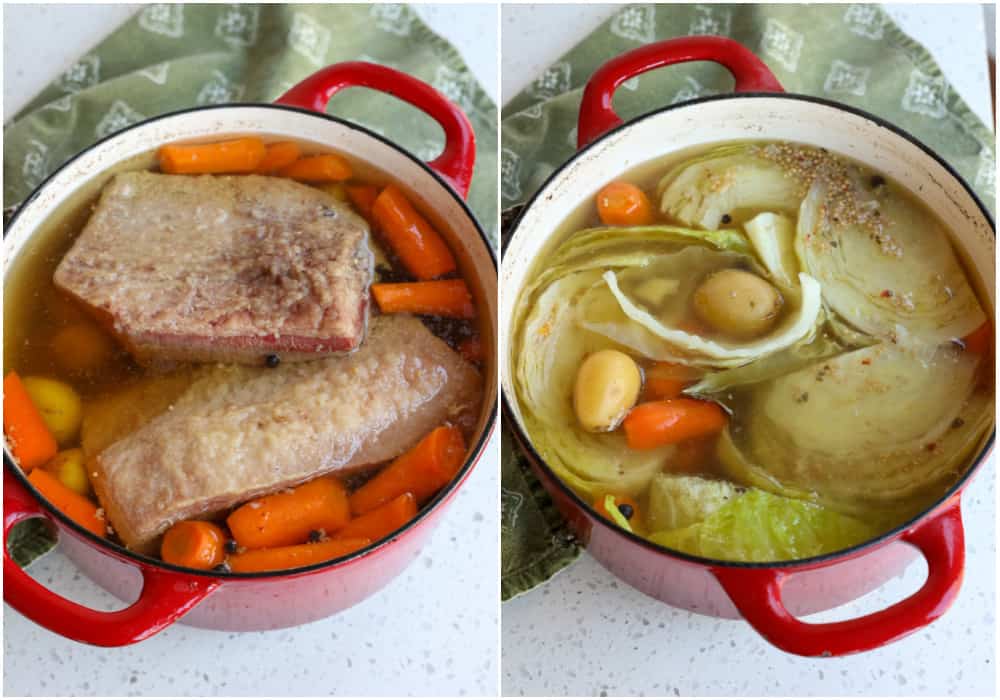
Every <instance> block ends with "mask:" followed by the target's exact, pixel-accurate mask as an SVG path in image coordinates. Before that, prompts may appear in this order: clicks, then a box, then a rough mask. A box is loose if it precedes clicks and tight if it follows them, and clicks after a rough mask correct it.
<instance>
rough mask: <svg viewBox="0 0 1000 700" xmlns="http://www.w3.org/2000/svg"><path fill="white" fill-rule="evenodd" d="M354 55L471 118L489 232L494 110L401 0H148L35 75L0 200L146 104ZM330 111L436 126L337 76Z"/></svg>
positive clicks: (214, 100) (420, 142)
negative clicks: (216, 1) (303, 1)
mask: <svg viewBox="0 0 1000 700" xmlns="http://www.w3.org/2000/svg"><path fill="white" fill-rule="evenodd" d="M348 60H364V61H370V62H373V63H381V64H384V65H388V66H391V67H393V68H396V69H398V70H401V71H403V72H405V73H408V74H410V75H412V76H415V77H417V78H420V79H421V80H424V81H425V82H428V83H430V84H432V85H434V87H436V88H437V89H438V90H440V91H441V92H442V93H444V94H445V95H447V96H448V97H449V98H450V99H451V100H452V101H453V102H455V103H456V104H458V105H459V106H460V107H461V108H462V109H463V110H464V111H465V113H466V114H467V115H468V117H469V119H470V120H471V122H472V125H473V128H474V130H475V132H476V168H475V174H474V176H473V178H472V186H471V188H470V190H469V200H468V201H469V204H470V206H471V208H472V210H473V212H474V213H475V215H476V217H477V218H478V219H479V222H480V224H481V225H482V226H483V229H484V230H485V231H486V232H487V234H488V235H489V237H490V239H491V240H492V241H493V242H494V244H495V242H496V222H497V197H496V188H497V154H496V133H497V131H496V130H497V110H496V106H495V105H494V104H493V102H492V101H491V100H490V98H489V96H487V94H486V93H485V92H484V91H483V89H482V88H481V87H480V85H479V83H478V82H477V81H476V79H475V77H474V76H473V75H472V73H471V72H470V71H469V69H468V68H467V67H466V65H465V63H464V62H463V61H462V59H461V57H460V56H459V54H458V52H457V51H456V50H455V49H454V48H453V47H452V46H451V45H450V44H449V43H448V42H446V41H445V40H444V39H442V38H441V37H439V36H437V35H436V34H434V33H433V32H432V31H431V30H430V29H428V27H427V26H426V25H425V24H424V23H423V22H422V21H421V20H420V18H419V17H418V16H417V15H416V14H415V13H414V12H413V10H411V9H410V8H409V7H407V6H406V5H370V6H369V5H264V4H261V5H183V4H182V5H166V4H164V5H149V6H147V7H145V8H143V9H142V10H141V11H140V12H139V13H138V14H136V15H135V16H134V17H133V18H132V19H130V20H129V21H128V22H126V23H125V24H123V25H122V26H121V27H120V28H119V29H118V30H116V31H115V32H114V33H113V34H111V35H110V36H109V37H108V38H107V39H105V40H104V41H103V42H101V43H100V44H99V45H98V46H97V47H95V48H94V49H93V50H92V51H91V52H90V53H88V54H87V55H86V56H84V57H82V58H81V59H80V60H79V61H77V63H75V64H74V65H73V66H72V67H71V68H69V70H67V71H66V72H65V73H64V74H63V75H62V76H61V77H59V78H58V79H57V80H56V81H55V82H53V83H52V84H51V85H49V86H48V87H46V88H45V89H44V90H43V91H42V92H41V94H39V95H38V96H37V97H36V98H35V99H34V100H32V101H31V103H30V104H28V105H27V106H26V107H25V108H24V109H23V110H21V112H20V113H18V114H17V115H16V116H15V117H14V118H13V119H12V120H11V122H10V123H9V124H8V125H6V126H5V128H4V144H3V147H4V159H3V160H4V191H3V198H4V208H5V210H7V209H8V208H12V207H15V206H16V205H17V204H18V203H20V202H21V201H23V200H24V198H25V197H27V196H28V195H29V194H30V193H31V191H32V190H33V189H34V188H35V187H36V186H37V185H38V184H39V183H40V182H42V180H44V179H45V178H46V177H47V176H48V175H49V174H50V173H52V172H53V171H54V170H55V169H56V168H58V167H59V165H60V164H61V163H63V162H64V161H65V160H66V159H68V158H70V157H72V156H73V155H74V154H76V153H78V152H79V151H80V150H81V149H83V148H86V147H87V146H89V145H90V144H92V143H94V142H95V141H97V140H98V139H101V138H103V137H105V136H107V135H109V134H111V133H114V132H115V131H117V130H119V129H121V128H123V127H125V126H128V125H129V124H133V123H135V122H137V121H140V120H142V119H146V118H148V117H151V116H154V115H157V114H163V113H165V112H170V111H173V110H177V109H183V108H187V107H192V106H195V105H208V104H219V103H227V102H270V101H272V100H274V99H276V98H277V97H278V96H280V95H281V94H282V93H284V92H285V91H286V90H288V89H289V88H290V87H292V86H293V85H295V84H296V83H297V82H299V81H300V80H302V79H303V78H306V77H307V76H309V75H310V74H312V73H313V72H315V71H316V70H318V69H320V68H322V67H324V66H327V65H329V64H331V63H337V62H340V61H348ZM329 112H330V114H334V115H337V116H338V117H343V118H345V119H348V120H350V121H353V122H357V123H359V124H362V125H364V126H366V127H368V128H369V129H372V130H373V131H376V132H378V133H380V134H382V135H384V136H385V137H387V138H389V139H391V140H393V141H395V142H396V143H398V144H400V145H402V146H403V147H404V148H406V149H408V150H410V151H411V152H412V153H414V154H416V155H417V156H419V157H421V158H424V159H426V160H430V159H432V158H434V157H435V156H436V155H437V154H438V153H439V152H440V151H441V148H442V147H443V145H444V134H443V131H442V129H441V127H440V126H438V125H437V124H436V123H435V122H434V121H433V120H432V119H431V118H430V117H428V116H426V115H424V114H423V113H422V112H420V111H419V110H418V109H416V108H415V107H411V106H410V105H408V104H406V103H404V102H401V101H399V100H396V99H395V98H392V97H389V96H387V95H384V94H380V93H375V92H373V91H370V90H366V89H354V90H345V91H344V92H342V93H339V94H338V95H336V96H335V97H334V98H333V100H332V101H331V103H330V106H329ZM54 544H55V541H54V539H53V537H52V532H51V530H50V528H48V527H46V526H45V524H44V523H42V522H41V521H37V520H35V521H31V520H29V521H26V522H24V523H21V524H20V525H19V526H18V527H17V528H15V532H14V533H12V536H11V540H10V543H9V546H10V551H11V553H12V556H13V557H14V559H15V560H16V561H17V562H18V563H19V564H21V565H27V564H28V563H30V562H31V561H32V560H34V559H36V558H37V557H39V556H41V555H42V554H44V553H45V552H47V551H48V550H49V549H51V548H52V547H53V546H54Z"/></svg>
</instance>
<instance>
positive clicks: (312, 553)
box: [229, 537, 371, 574]
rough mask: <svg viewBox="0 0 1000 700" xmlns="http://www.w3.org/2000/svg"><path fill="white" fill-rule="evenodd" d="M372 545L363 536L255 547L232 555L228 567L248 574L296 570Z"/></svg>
mask: <svg viewBox="0 0 1000 700" xmlns="http://www.w3.org/2000/svg"><path fill="white" fill-rule="evenodd" d="M369 544H371V540H368V539H365V538H362V537H353V538H350V539H335V540H327V541H326V542H316V543H311V544H298V545H293V546H291V547H272V548H270V549H252V550H250V551H248V552H243V553H242V554H233V555H232V556H230V557H229V568H230V570H232V571H235V572H236V573H241V574H246V573H251V572H254V571H280V570H282V569H296V568H298V567H300V566H309V565H310V564H319V563H320V562H324V561H329V560H330V559H336V558H337V557H342V556H344V555H345V554H350V553H351V552H356V551H358V550H359V549H362V548H363V547H367V546H368V545H369Z"/></svg>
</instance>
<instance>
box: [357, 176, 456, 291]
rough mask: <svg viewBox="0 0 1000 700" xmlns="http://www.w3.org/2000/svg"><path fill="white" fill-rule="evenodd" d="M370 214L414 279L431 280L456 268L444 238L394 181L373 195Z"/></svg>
mask: <svg viewBox="0 0 1000 700" xmlns="http://www.w3.org/2000/svg"><path fill="white" fill-rule="evenodd" d="M372 218H373V219H374V220H375V223H376V224H377V225H378V228H379V234H380V235H381V236H382V237H383V238H384V239H385V242H386V244H387V245H388V246H389V247H390V248H392V250H393V252H394V253H395V254H396V255H397V257H399V259H400V260H401V261H402V263H403V266H404V267H406V269H407V270H408V271H409V273H410V274H411V275H413V276H414V277H416V278H417V279H418V280H431V279H434V278H435V277H440V276H441V275H446V274H448V273H449V272H454V271H455V270H456V265H455V258H454V257H453V256H452V254H451V251H450V250H448V245H447V244H446V243H445V242H444V239H443V238H441V235H440V234H439V233H438V232H437V231H435V230H434V227H433V226H431V225H430V223H428V221H427V220H426V219H425V218H424V217H422V216H421V215H420V214H419V213H418V212H417V210H416V209H414V208H413V205H412V204H411V203H410V200H408V199H407V198H406V195H404V194H403V193H402V191H400V189H399V188H398V187H396V186H395V185H389V186H388V187H386V188H385V189H384V190H382V192H381V193H379V195H378V197H376V198H375V203H374V204H373V205H372Z"/></svg>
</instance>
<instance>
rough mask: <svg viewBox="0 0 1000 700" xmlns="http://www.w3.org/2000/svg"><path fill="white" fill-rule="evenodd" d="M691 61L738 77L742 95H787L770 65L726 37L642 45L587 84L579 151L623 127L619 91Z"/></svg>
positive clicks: (684, 38)
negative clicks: (720, 67) (630, 82)
mask: <svg viewBox="0 0 1000 700" xmlns="http://www.w3.org/2000/svg"><path fill="white" fill-rule="evenodd" d="M688 61H713V62H715V63H719V64H721V65H723V66H725V67H726V68H728V69H729V72H730V73H732V74H733V77H734V78H736V88H735V91H736V92H784V88H782V87H781V83H779V82H778V79H777V78H775V77H774V74H773V73H771V71H770V69H769V68H768V67H767V65H765V64H764V62H763V61H761V60H760V59H759V58H757V57H756V56H755V55H754V54H753V53H752V52H751V51H750V50H749V49H747V48H746V47H745V46H743V45H742V44H739V43H737V42H735V41H733V40H732V39H727V38H725V37H721V36H685V37H680V38H677V39H667V40H665V41H657V42H655V43H652V44H646V45H645V46H640V47H639V48H637V49H633V50H632V51H629V52H627V53H623V54H622V55H620V56H617V57H616V58H612V59H611V60H610V61H608V62H607V63H605V64H604V65H603V66H601V67H600V68H598V69H597V71H596V72H595V73H594V74H593V75H592V76H591V77H590V80H589V81H587V87H585V88H584V90H583V100H582V101H581V102H580V118H579V120H578V124H577V131H576V134H577V136H576V140H577V148H583V147H584V146H586V145H587V144H588V143H590V142H591V141H594V140H595V139H597V138H599V137H600V136H602V135H603V134H605V133H607V132H608V131H610V130H611V129H614V128H615V127H616V126H618V125H619V124H621V123H622V120H621V118H620V117H619V116H618V115H617V114H616V113H615V109H614V106H613V104H612V98H613V97H614V94H615V90H617V89H618V86H619V85H621V84H622V83H624V82H625V81H626V80H628V79H629V78H634V77H635V76H637V75H639V74H640V73H645V72H646V71H649V70H653V69H654V68H660V67H661V66H669V65H673V64H674V63H686V62H688Z"/></svg>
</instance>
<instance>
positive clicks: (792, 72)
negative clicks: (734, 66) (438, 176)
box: [501, 4, 996, 599]
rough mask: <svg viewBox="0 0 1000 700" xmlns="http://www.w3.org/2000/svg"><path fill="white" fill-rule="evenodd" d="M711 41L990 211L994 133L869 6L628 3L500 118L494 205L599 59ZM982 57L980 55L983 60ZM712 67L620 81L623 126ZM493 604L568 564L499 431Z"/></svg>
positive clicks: (568, 122)
mask: <svg viewBox="0 0 1000 700" xmlns="http://www.w3.org/2000/svg"><path fill="white" fill-rule="evenodd" d="M694 34H720V35H724V36H728V37H731V38H733V39H735V40H737V41H739V42H740V43H742V44H743V45H744V46H747V47H748V48H750V49H751V50H753V51H754V52H755V53H756V54H757V55H758V56H759V57H760V58H762V59H763V60H764V61H765V62H766V63H767V65H768V66H769V67H770V69H771V70H772V71H773V72H774V74H775V75H776V76H777V78H778V80H779V81H780V82H781V83H782V85H783V86H784V87H785V89H786V90H787V91H789V92H795V93H802V94H807V95H818V96H821V97H825V98H828V99H831V100H835V101H838V102H842V103H844V104H848V105H853V106H856V107H859V108H861V109H864V110H867V111H869V112H872V113H873V114H876V115H878V116H881V117H883V118H885V119H887V120H889V121H890V122H892V123H894V124H896V125H898V126H899V127H901V128H903V129H905V130H906V131H908V132H909V133H911V134H913V135H914V136H916V137H917V138H919V139H920V140H921V141H923V142H924V143H925V144H927V145H928V146H930V147H931V148H933V149H935V150H936V151H937V152H938V153H940V154H941V155H943V156H944V157H945V158H946V159H947V160H948V161H949V163H950V164H951V165H952V166H953V167H954V168H955V169H956V170H957V171H958V172H959V173H960V174H961V175H962V176H963V177H964V178H965V179H966V181H967V182H969V184H971V185H972V186H973V187H974V189H975V190H976V192H977V193H978V194H979V196H980V198H981V199H982V200H983V202H984V203H985V204H986V205H987V206H988V207H989V208H990V209H991V211H992V209H993V207H994V206H995V201H996V200H995V194H994V179H995V173H996V165H995V154H996V151H995V143H994V136H993V133H992V131H991V130H990V129H988V128H987V127H986V126H985V125H984V124H983V123H982V122H981V121H980V120H979V119H978V118H977V117H976V116H975V115H974V114H973V113H972V111H971V110H970V109H969V108H968V106H967V105H966V104H965V102H963V101H962V99H961V98H960V97H959V96H958V94H957V93H956V92H955V91H954V90H953V89H951V87H950V86H949V85H948V82H947V80H946V79H945V77H944V75H943V74H942V73H941V70H940V68H938V66H937V65H936V64H935V63H934V60H933V59H932V58H931V56H930V54H929V53H928V52H927V50H926V49H924V48H923V47H922V46H920V45H919V44H918V43H916V42H915V41H913V40H912V39H910V38H909V37H908V36H906V35H905V34H903V33H902V32H901V31H900V30H899V28H898V27H896V26H895V24H894V23H893V22H892V20H891V19H889V17H888V16H887V15H886V14H885V13H884V12H883V11H882V9H881V8H880V7H879V6H877V5H860V4H858V5H659V6H657V5H630V6H626V7H624V8H623V9H621V10H619V11H618V12H617V13H616V14H615V15H614V16H613V17H612V18H611V19H609V20H608V21H607V22H605V23H604V24H602V25H601V26H600V27H599V28H598V29H597V30H595V31H594V32H593V33H592V34H591V35H590V36H588V37H587V38H586V39H585V40H584V41H582V42H581V43H580V44H578V45H577V46H576V47H575V48H573V49H572V50H571V51H569V52H568V53H567V54H566V55H564V56H563V57H562V58H560V59H559V60H558V61H556V62H555V63H554V64H553V65H552V66H551V67H549V68H548V69H547V70H546V71H545V73H543V74H542V75H541V76H540V77H539V78H538V79H537V80H535V81H534V82H533V83H532V84H531V85H530V86H529V87H528V88H527V89H525V90H524V91H523V92H522V93H521V94H519V95H517V96H516V97H515V98H514V99H513V100H511V101H510V103H509V104H507V105H506V106H505V107H504V109H503V112H502V114H501V119H502V121H501V141H502V153H501V195H502V208H503V209H504V211H505V212H506V210H508V209H509V208H511V207H514V206H515V205H518V204H521V203H523V202H524V201H525V200H527V199H528V198H529V197H530V196H531V194H532V193H533V192H534V191H535V190H537V189H538V188H539V187H540V186H541V184H542V183H543V182H544V181H545V179H546V178H547V177H548V176H549V175H551V174H552V172H553V171H554V170H555V168H556V167H557V166H558V165H559V164H560V163H563V162H564V161H566V160H567V159H569V158H570V157H571V156H572V155H573V152H574V150H575V148H576V119H577V111H578V109H579V105H580V97H581V94H582V92H583V87H584V85H585V84H586V82H587V79H588V78H589V77H590V75H591V74H592V73H593V72H594V71H595V70H596V69H597V68H598V67H599V66H600V65H601V64H603V63H604V62H605V61H607V60H608V59H609V58H611V57H613V56H616V55H618V54H620V53H623V52H625V51H628V50H630V49H633V48H635V47H637V46H640V45H641V44H644V43H648V42H651V41H656V40H660V39H667V38H670V37H677V36H685V35H694ZM984 60H985V57H984ZM732 87H733V79H732V77H731V76H730V75H729V73H728V72H727V71H726V70H725V69H724V68H722V67H721V66H718V65H715V64H709V63H689V64H683V65H679V66H673V67H670V68H667V69H662V70H658V71H651V72H649V73H646V74H644V75H642V76H640V77H637V78H633V79H632V80H629V81H627V82H626V83H625V84H624V85H623V86H622V89H619V91H618V93H617V94H616V95H615V109H616V110H617V111H618V113H619V115H620V116H621V117H622V118H623V119H626V120H628V119H630V118H633V117H636V116H638V115H640V114H643V113H646V112H649V111H650V110H653V109H656V108H659V107H662V106H664V105H667V104H673V103H678V102H683V101H685V100H689V99H692V98H695V97H699V96H703V95H711V94H715V93H726V92H728V91H731V90H732ZM501 449H502V450H503V457H502V462H501V463H502V468H503V473H502V475H501V481H502V487H503V507H504V512H503V522H504V523H505V524H507V526H506V527H505V529H504V533H503V535H504V536H503V547H502V558H501V573H502V575H503V577H504V579H503V586H502V591H503V596H504V599H507V598H510V597H512V596H514V595H517V594H518V593H520V592H523V591H526V590H528V589H529V588H531V587H532V586H534V585H537V584H539V583H541V582H543V581H545V580H547V579H548V578H549V577H550V576H552V575H553V574H554V573H555V572H556V571H558V570H559V569H560V568H562V567H563V566H565V565H566V564H567V563H568V562H570V561H572V560H573V559H574V558H575V557H576V556H577V554H578V552H579V547H578V545H576V544H575V543H573V542H572V541H570V540H566V539H565V538H563V539H561V542H562V544H561V545H555V544H554V543H555V542H556V541H557V540H558V539H559V538H556V539H553V536H554V533H555V534H559V533H562V532H564V527H565V526H564V524H563V523H562V522H561V520H560V519H559V517H558V515H556V514H555V513H554V511H553V510H552V506H551V501H550V499H549V498H548V497H547V496H546V495H545V494H544V492H543V491H542V490H541V489H540V487H539V486H538V483H537V480H536V479H535V478H534V477H533V476H531V475H530V473H529V472H528V470H527V466H526V465H525V463H524V461H523V458H521V457H520V456H519V455H518V453H517V450H516V448H515V447H514V445H513V444H512V442H511V439H510V434H509V433H507V432H504V433H502V446H501Z"/></svg>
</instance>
